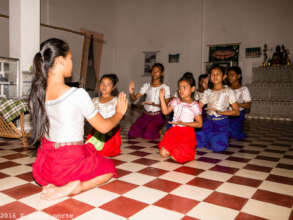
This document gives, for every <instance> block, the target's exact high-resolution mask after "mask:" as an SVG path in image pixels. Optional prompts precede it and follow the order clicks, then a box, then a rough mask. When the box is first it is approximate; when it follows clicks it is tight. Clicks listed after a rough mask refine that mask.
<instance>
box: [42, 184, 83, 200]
mask: <svg viewBox="0 0 293 220" xmlns="http://www.w3.org/2000/svg"><path fill="white" fill-rule="evenodd" d="M79 186H80V181H79V180H76V181H72V182H69V183H67V184H66V185H64V186H59V187H58V186H53V187H52V186H50V187H47V188H46V190H45V191H44V190H43V192H42V193H41V198H42V199H46V200H54V199H59V198H62V197H65V196H68V195H70V194H72V192H73V191H74V190H75V189H76V188H77V187H79Z"/></svg>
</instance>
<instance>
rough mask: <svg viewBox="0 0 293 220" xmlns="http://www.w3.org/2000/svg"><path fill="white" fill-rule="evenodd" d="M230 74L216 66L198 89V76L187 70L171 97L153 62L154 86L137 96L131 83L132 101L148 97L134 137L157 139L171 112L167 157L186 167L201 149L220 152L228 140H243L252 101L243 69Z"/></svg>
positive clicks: (131, 134) (162, 148) (160, 68)
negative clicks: (247, 113)
mask: <svg viewBox="0 0 293 220" xmlns="http://www.w3.org/2000/svg"><path fill="white" fill-rule="evenodd" d="M227 72H228V74H225V72H224V69H223V68H222V67H221V66H213V67H211V69H210V71H209V74H202V75H200V77H199V82H198V83H199V86H198V90H196V87H195V79H194V77H193V74H192V73H190V72H186V73H184V75H183V76H182V77H181V78H180V79H179V81H178V89H177V91H176V93H175V95H174V98H172V99H170V88H169V86H167V85H166V84H164V83H163V76H164V67H163V65H162V64H160V63H156V64H154V66H153V69H152V80H151V82H150V83H145V84H144V85H143V86H142V88H141V89H140V91H139V92H138V93H137V94H135V91H134V82H131V83H130V85H129V93H130V97H131V100H133V101H135V100H137V99H138V98H139V97H141V96H142V95H143V94H146V101H145V102H144V103H143V104H144V111H143V113H142V115H141V116H140V117H139V118H138V119H137V120H136V121H135V123H134V124H133V125H132V126H131V128H130V130H129V133H128V136H129V138H145V139H149V140H154V139H158V138H159V137H160V131H161V129H162V127H163V126H164V121H165V120H164V117H163V115H168V114H170V113H171V112H172V113H173V116H172V120H171V121H170V122H168V123H169V126H168V130H167V131H166V133H165V134H164V137H163V138H162V140H161V142H160V143H159V149H160V154H161V156H162V157H168V156H170V157H171V158H172V159H173V160H175V161H177V162H179V163H185V162H187V161H191V160H193V159H194V157H195V148H196V147H197V148H202V147H206V148H208V149H210V150H212V151H214V152H220V151H224V150H225V149H226V148H227V147H228V145H229V138H234V139H237V140H242V139H244V138H245V134H244V132H243V123H244V119H245V111H246V110H249V108H250V105H251V97H250V94H249V90H248V88H247V87H245V86H242V85H241V81H242V72H241V69H240V68H239V67H230V68H229V69H228V71H227ZM226 78H227V79H226ZM226 81H228V83H226ZM226 84H228V85H226ZM194 128H196V129H194Z"/></svg>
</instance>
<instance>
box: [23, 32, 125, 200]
mask: <svg viewBox="0 0 293 220" xmlns="http://www.w3.org/2000/svg"><path fill="white" fill-rule="evenodd" d="M40 48H41V49H40V52H38V53H37V54H36V55H35V57H34V63H33V73H34V79H33V81H32V86H31V91H30V95H29V107H30V112H31V115H32V125H33V126H32V143H33V144H34V143H36V142H37V141H38V140H41V145H40V147H39V148H38V152H37V157H36V160H35V162H34V164H33V177H34V179H35V180H36V182H37V183H39V184H40V185H41V186H43V190H42V193H41V198H43V199H47V200H52V199H57V198H61V197H64V196H68V195H71V194H77V193H80V192H82V191H85V190H88V189H91V188H94V187H96V186H97V185H100V184H103V183H105V182H107V181H109V180H110V179H111V178H112V176H117V174H116V172H115V167H114V163H113V162H112V161H111V160H109V159H106V158H104V157H103V156H101V155H100V154H98V152H97V151H96V149H95V147H94V146H93V145H92V144H90V143H88V144H83V133H84V130H83V128H84V119H85V118H86V119H87V120H88V121H89V123H90V124H91V125H92V126H93V127H94V128H95V129H97V130H98V131H100V132H102V133H106V132H108V131H110V130H111V129H113V128H114V127H115V126H116V125H117V124H118V123H119V121H120V120H121V119H122V117H123V115H124V114H125V112H126V110H127V104H128V102H127V99H126V95H125V94H123V93H121V94H119V97H118V101H117V107H116V113H115V115H113V116H112V117H111V118H108V119H104V118H103V117H102V116H101V115H100V114H99V113H98V112H97V110H96V109H95V106H94V104H93V102H92V100H91V98H90V96H89V95H88V93H87V92H86V91H85V90H84V89H82V88H74V87H72V88H71V87H69V86H67V85H66V84H65V83H64V78H66V77H71V75H72V55H71V52H70V49H69V46H68V44H67V43H65V42H64V41H62V40H59V39H56V38H52V39H49V40H47V41H45V42H43V43H42V44H41V47H40Z"/></svg>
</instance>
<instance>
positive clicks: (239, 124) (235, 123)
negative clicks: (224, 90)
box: [228, 66, 251, 140]
mask: <svg viewBox="0 0 293 220" xmlns="http://www.w3.org/2000/svg"><path fill="white" fill-rule="evenodd" d="M228 80H229V85H230V88H231V89H232V90H233V91H234V94H235V96H236V100H237V103H238V105H239V109H240V116H238V117H235V116H230V117H229V121H230V132H231V138H235V139H237V140H243V139H244V138H245V133H244V132H243V124H244V120H245V112H246V111H249V109H250V106H251V97H250V93H249V90H248V88H247V87H246V86H242V84H241V83H242V71H241V69H240V67H238V66H234V67H230V68H229V69H228Z"/></svg>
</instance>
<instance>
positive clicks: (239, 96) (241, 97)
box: [232, 86, 251, 111]
mask: <svg viewBox="0 0 293 220" xmlns="http://www.w3.org/2000/svg"><path fill="white" fill-rule="evenodd" d="M232 91H233V92H234V94H235V96H236V100H237V102H238V103H246V102H251V96H250V92H249V90H248V88H247V87H246V86H242V87H240V88H239V89H232ZM239 109H240V111H241V110H243V109H244V108H242V107H240V108H239Z"/></svg>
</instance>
